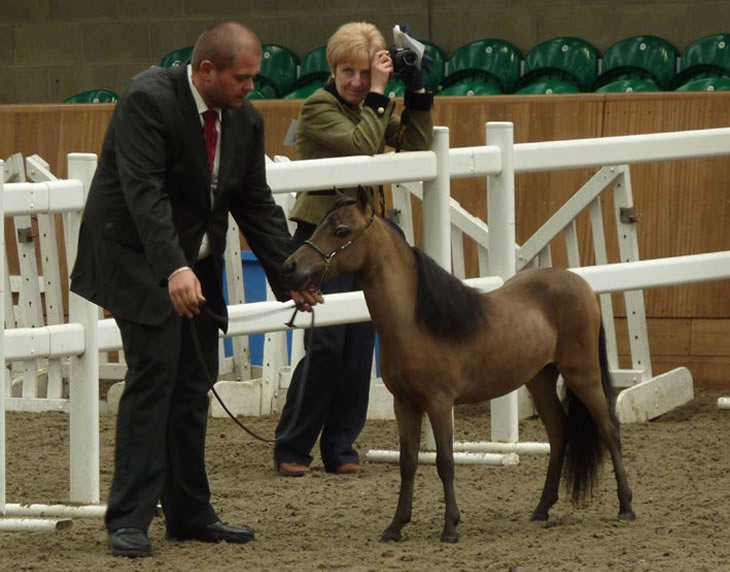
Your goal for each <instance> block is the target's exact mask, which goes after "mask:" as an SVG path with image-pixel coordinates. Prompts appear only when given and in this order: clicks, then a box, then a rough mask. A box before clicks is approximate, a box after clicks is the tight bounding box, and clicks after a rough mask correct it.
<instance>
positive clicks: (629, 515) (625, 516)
mask: <svg viewBox="0 0 730 572" xmlns="http://www.w3.org/2000/svg"><path fill="white" fill-rule="evenodd" d="M618 519H619V520H620V521H621V522H633V521H635V520H636V515H635V514H634V511H633V510H630V511H628V512H620V513H618Z"/></svg>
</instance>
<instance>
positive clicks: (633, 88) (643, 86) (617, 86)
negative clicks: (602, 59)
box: [595, 77, 659, 93]
mask: <svg viewBox="0 0 730 572" xmlns="http://www.w3.org/2000/svg"><path fill="white" fill-rule="evenodd" d="M595 91H596V93H632V92H638V91H659V87H658V86H657V84H655V83H654V82H653V81H652V80H650V79H649V78H645V77H629V78H626V79H617V80H615V81H612V82H609V83H606V84H603V85H602V86H601V87H599V88H598V89H596V90H595Z"/></svg>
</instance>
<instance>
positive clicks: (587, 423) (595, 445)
mask: <svg viewBox="0 0 730 572" xmlns="http://www.w3.org/2000/svg"><path fill="white" fill-rule="evenodd" d="M598 356H599V362H600V368H601V386H602V388H603V394H604V396H605V397H606V403H607V405H608V412H609V416H610V418H611V422H612V423H613V424H614V426H615V427H618V420H617V418H616V408H615V404H614V399H613V387H612V383H611V376H610V374H609V371H608V354H607V352H606V334H605V332H604V331H603V323H601V328H600V331H599V334H598ZM565 408H566V412H567V416H568V422H567V424H566V451H565V468H564V477H565V485H566V488H567V490H568V491H570V494H571V497H572V499H573V501H576V502H578V501H580V500H583V499H584V498H585V497H586V496H589V495H590V494H591V493H592V491H593V486H594V485H595V484H596V480H597V477H598V466H599V465H600V464H601V461H602V460H603V445H602V443H601V438H600V435H599V433H598V426H597V425H596V421H595V420H594V419H593V418H592V417H591V415H590V413H589V412H588V409H586V406H585V405H584V404H583V402H582V401H581V400H580V399H578V397H577V396H576V395H575V393H574V392H573V391H572V390H571V389H570V388H569V387H567V386H566V398H565Z"/></svg>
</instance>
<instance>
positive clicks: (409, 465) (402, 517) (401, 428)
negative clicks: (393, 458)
mask: <svg viewBox="0 0 730 572" xmlns="http://www.w3.org/2000/svg"><path fill="white" fill-rule="evenodd" d="M393 409H394V411H395V417H396V420H397V421H398V433H399V436H400V492H399V494H398V507H397V508H396V510H395V515H394V516H393V520H392V521H391V523H390V524H389V525H388V528H386V529H385V531H384V532H383V535H382V536H381V537H380V540H381V541H383V542H388V541H397V540H400V539H401V529H402V528H403V527H404V526H405V525H406V524H408V523H409V522H410V521H411V514H412V511H413V483H414V481H415V478H416V468H417V467H418V447H419V445H420V442H421V420H422V418H423V411H422V410H421V409H420V408H418V407H416V406H415V405H413V404H406V403H404V402H403V401H401V400H400V399H398V398H397V397H394V399H393Z"/></svg>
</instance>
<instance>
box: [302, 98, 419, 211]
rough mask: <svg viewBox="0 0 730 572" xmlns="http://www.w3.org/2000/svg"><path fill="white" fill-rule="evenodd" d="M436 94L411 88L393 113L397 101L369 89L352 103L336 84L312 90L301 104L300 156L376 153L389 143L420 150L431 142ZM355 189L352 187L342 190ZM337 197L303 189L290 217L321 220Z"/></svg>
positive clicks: (393, 145) (313, 157) (410, 149)
mask: <svg viewBox="0 0 730 572" xmlns="http://www.w3.org/2000/svg"><path fill="white" fill-rule="evenodd" d="M432 106H433V95H432V94H430V93H409V92H406V96H405V108H406V109H405V111H404V112H403V117H402V118H401V117H399V116H398V115H397V114H396V113H394V112H393V110H394V108H395V102H394V101H393V100H392V99H389V98H388V97H386V96H385V95H381V94H377V93H369V94H368V95H367V97H366V98H365V101H364V102H363V104H362V105H352V104H349V103H347V102H346V101H344V100H343V99H342V98H341V97H340V96H339V95H338V94H337V91H336V89H335V87H334V84H329V85H327V86H326V87H325V88H324V89H319V90H317V91H316V92H314V93H313V94H312V95H311V96H310V97H309V98H308V99H307V100H306V101H305V102H304V105H303V106H302V110H301V113H300V114H299V120H298V122H297V131H296V149H297V159H321V158H324V157H344V156H347V155H375V154H376V153H382V152H383V150H384V149H385V146H386V145H388V146H391V147H394V148H395V149H397V150H400V149H402V150H408V151H418V150H424V149H429V148H430V147H431V138H432V131H433V114H432V113H431V108H432ZM339 190H340V191H342V192H345V193H352V192H353V190H352V189H339ZM334 202H335V196H334V190H333V189H325V190H322V191H314V192H308V193H301V194H300V195H299V196H298V197H297V201H296V203H295V204H294V208H293V209H292V211H291V213H290V218H291V219H292V220H295V221H298V222H307V223H311V224H317V223H319V222H320V220H322V218H323V217H324V216H325V214H326V213H327V212H328V211H329V209H330V208H331V206H332V205H333V204H334Z"/></svg>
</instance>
